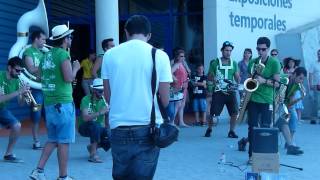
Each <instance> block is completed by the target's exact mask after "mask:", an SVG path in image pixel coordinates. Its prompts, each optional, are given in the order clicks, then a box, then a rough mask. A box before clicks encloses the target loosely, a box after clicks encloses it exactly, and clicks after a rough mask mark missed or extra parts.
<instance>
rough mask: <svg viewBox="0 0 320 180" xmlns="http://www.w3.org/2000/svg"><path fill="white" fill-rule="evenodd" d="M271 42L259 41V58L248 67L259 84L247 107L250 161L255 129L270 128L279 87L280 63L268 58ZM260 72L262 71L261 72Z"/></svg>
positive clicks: (252, 60) (265, 39) (264, 38)
mask: <svg viewBox="0 0 320 180" xmlns="http://www.w3.org/2000/svg"><path fill="white" fill-rule="evenodd" d="M270 44H271V42H270V40H269V39H268V38H267V37H260V38H258V40H257V51H258V55H259V57H258V58H254V59H251V60H250V62H249V65H248V71H249V74H250V75H251V78H254V79H256V80H257V81H258V82H259V86H258V89H257V90H256V91H254V92H252V95H251V97H250V100H249V102H248V105H247V109H248V125H249V128H248V137H249V161H248V163H251V156H252V147H253V145H252V140H253V128H254V127H258V126H259V124H260V127H270V125H271V117H272V105H273V97H274V94H273V86H275V87H279V83H278V82H279V80H280V63H279V61H278V60H277V59H275V58H273V57H269V56H268V52H269V48H270ZM261 64H263V65H264V68H263V70H262V71H261V72H258V71H257V69H259V68H258V67H259V66H262V65H261ZM259 71H260V70H259Z"/></svg>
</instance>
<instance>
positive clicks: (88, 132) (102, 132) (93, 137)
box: [79, 121, 108, 143]
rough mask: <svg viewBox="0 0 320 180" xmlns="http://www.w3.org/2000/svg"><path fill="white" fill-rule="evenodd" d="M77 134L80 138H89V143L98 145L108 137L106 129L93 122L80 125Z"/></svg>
mask: <svg viewBox="0 0 320 180" xmlns="http://www.w3.org/2000/svg"><path fill="white" fill-rule="evenodd" d="M79 133H80V135H81V136H84V137H89V138H90V143H94V142H97V143H100V142H101V141H102V140H103V139H105V138H107V137H108V129H107V128H104V127H102V126H101V125H100V124H99V123H97V122H94V121H87V122H84V123H82V124H81V125H80V126H79Z"/></svg>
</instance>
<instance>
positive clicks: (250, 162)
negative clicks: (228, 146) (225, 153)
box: [247, 157, 252, 165]
mask: <svg viewBox="0 0 320 180" xmlns="http://www.w3.org/2000/svg"><path fill="white" fill-rule="evenodd" d="M247 164H248V165H252V157H249V160H248V161H247Z"/></svg>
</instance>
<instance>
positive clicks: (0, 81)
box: [0, 71, 19, 108]
mask: <svg viewBox="0 0 320 180" xmlns="http://www.w3.org/2000/svg"><path fill="white" fill-rule="evenodd" d="M18 89H19V80H18V79H10V80H9V79H8V78H7V74H6V71H0V92H1V94H10V93H13V92H15V91H17V90H18ZM5 105H6V102H2V103H0V108H3V107H4V106H5Z"/></svg>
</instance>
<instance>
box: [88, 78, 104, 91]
mask: <svg viewBox="0 0 320 180" xmlns="http://www.w3.org/2000/svg"><path fill="white" fill-rule="evenodd" d="M90 87H91V88H93V89H100V90H102V89H103V80H102V79H101V78H96V79H94V80H93V83H92V85H91V86H90Z"/></svg>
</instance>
